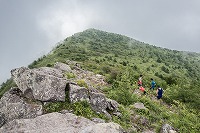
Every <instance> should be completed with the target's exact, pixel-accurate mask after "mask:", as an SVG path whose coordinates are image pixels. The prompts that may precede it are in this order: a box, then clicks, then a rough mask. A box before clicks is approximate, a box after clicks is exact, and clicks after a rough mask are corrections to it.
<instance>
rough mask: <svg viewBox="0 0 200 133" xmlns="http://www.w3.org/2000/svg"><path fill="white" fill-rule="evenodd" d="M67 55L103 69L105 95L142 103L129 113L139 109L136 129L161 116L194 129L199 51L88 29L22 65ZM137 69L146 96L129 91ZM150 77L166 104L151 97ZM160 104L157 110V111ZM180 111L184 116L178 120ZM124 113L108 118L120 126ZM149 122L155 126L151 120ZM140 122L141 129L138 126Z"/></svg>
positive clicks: (47, 62) (97, 71) (125, 103)
mask: <svg viewBox="0 0 200 133" xmlns="http://www.w3.org/2000/svg"><path fill="white" fill-rule="evenodd" d="M67 60H72V61H76V62H78V64H80V66H81V69H84V70H89V71H92V72H94V73H95V74H101V75H104V76H105V78H106V79H105V80H106V81H107V82H108V84H109V86H108V87H106V88H101V87H100V88H99V89H100V91H102V92H103V93H105V94H106V96H107V97H108V98H111V99H114V100H116V101H117V102H119V103H120V104H121V105H123V106H124V107H126V109H127V110H128V111H130V112H132V111H133V110H134V109H132V104H133V103H135V102H138V101H139V102H142V103H144V104H145V106H147V108H148V109H149V110H148V111H142V110H134V111H133V112H134V114H132V116H134V118H133V119H134V120H135V119H136V118H135V116H136V114H140V115H141V119H143V118H144V120H146V119H147V122H146V123H145V124H144V125H142V124H141V123H140V122H138V124H141V125H140V126H141V127H137V130H138V131H142V130H143V129H145V126H146V127H148V128H149V129H151V128H154V129H155V130H156V131H158V130H159V128H160V126H161V125H162V124H164V123H165V122H169V123H170V124H171V123H172V124H173V126H174V127H175V128H176V129H177V131H180V132H187V131H197V130H198V129H199V125H198V124H197V123H198V121H199V116H200V115H199V113H198V110H199V109H200V106H199V105H200V99H199V96H198V93H199V89H198V88H199V87H200V83H199V80H200V79H199V78H200V69H199V68H200V54H198V53H191V52H189V53H188V52H182V51H177V50H170V49H166V48H159V47H156V46H153V45H150V44H146V43H143V42H140V41H137V40H135V39H132V38H130V37H126V36H123V35H120V34H115V33H109V32H104V31H101V30H96V29H88V30H85V31H83V32H79V33H77V34H74V35H72V36H70V37H68V38H66V39H65V40H64V41H62V42H60V43H59V44H58V45H57V46H56V47H55V48H54V49H53V50H52V51H51V52H50V53H49V54H47V55H44V56H43V57H41V58H39V59H38V60H35V61H33V63H31V64H30V65H29V66H28V67H29V68H31V69H33V68H40V67H53V66H54V64H55V63H56V62H63V63H66V62H67ZM140 74H143V76H144V78H143V83H144V87H145V88H146V90H147V96H146V97H145V96H141V97H140V96H137V94H134V93H133V92H134V91H135V90H137V85H136V84H135V82H136V81H137V80H138V77H139V75H140ZM68 76H73V75H70V74H69V75H68ZM150 78H153V79H154V80H155V81H156V83H157V84H158V85H160V86H162V87H163V88H164V90H165V93H164V96H163V98H162V100H161V101H163V102H164V103H165V104H166V105H167V106H169V108H168V107H164V106H163V105H162V102H161V103H157V102H156V101H153V100H152V97H154V96H155V91H153V92H151V91H149V90H148V89H149V84H150ZM11 86H13V81H10V80H9V81H8V83H6V84H4V85H2V89H1V90H3V91H1V92H0V94H1V95H2V94H3V93H4V92H5V91H6V90H8V89H10V87H11ZM56 104H58V103H56ZM170 108H172V109H173V111H174V110H177V112H178V113H179V114H180V115H179V114H176V113H175V114H174V113H170V111H169V110H170ZM160 110H161V111H162V112H159V111H160ZM135 111H136V112H135ZM130 112H129V113H130ZM133 112H132V113H133ZM159 113H160V114H159ZM181 115H184V116H185V119H184V120H182V116H181ZM129 117H130V116H129V115H128V114H127V115H125V116H123V118H121V119H117V118H115V117H114V118H113V119H114V120H115V122H117V123H120V124H121V125H122V126H124V127H126V126H125V125H126V124H127V125H129V124H130V123H132V122H131V119H130V118H129ZM196 117H197V118H196ZM195 118H196V120H195ZM141 119H140V120H141ZM136 120H138V119H136ZM120 121H121V122H120ZM133 123H134V122H133ZM191 123H195V125H194V126H195V128H193V127H192V126H191V125H190V124H191ZM154 124H155V125H156V126H153V125H154ZM186 125H187V126H186ZM137 126H138V125H137ZM140 128H141V129H142V130H139V129H140ZM186 128H188V129H186Z"/></svg>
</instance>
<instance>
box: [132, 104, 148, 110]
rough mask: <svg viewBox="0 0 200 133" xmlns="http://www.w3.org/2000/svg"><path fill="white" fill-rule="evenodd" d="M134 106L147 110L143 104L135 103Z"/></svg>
mask: <svg viewBox="0 0 200 133" xmlns="http://www.w3.org/2000/svg"><path fill="white" fill-rule="evenodd" d="M133 106H134V107H135V108H137V109H147V108H146V107H145V106H144V104H143V103H135V104H134V105H133Z"/></svg>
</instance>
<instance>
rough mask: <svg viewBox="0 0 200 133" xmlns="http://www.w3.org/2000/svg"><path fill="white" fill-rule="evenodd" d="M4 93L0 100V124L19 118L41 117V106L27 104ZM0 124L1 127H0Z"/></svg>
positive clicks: (18, 97)
mask: <svg viewBox="0 0 200 133" xmlns="http://www.w3.org/2000/svg"><path fill="white" fill-rule="evenodd" d="M10 92H12V89H11V91H8V92H6V93H5V94H4V95H3V96H2V98H1V99H0V112H1V115H0V121H1V122H0V123H2V124H4V123H5V122H8V121H11V120H13V119H20V118H34V117H36V116H38V115H42V113H43V111H42V105H38V104H35V103H32V104H31V103H27V102H26V101H25V100H24V99H23V98H22V97H20V96H18V95H16V94H10ZM2 124H1V125H2Z"/></svg>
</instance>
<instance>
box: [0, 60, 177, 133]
mask: <svg viewBox="0 0 200 133" xmlns="http://www.w3.org/2000/svg"><path fill="white" fill-rule="evenodd" d="M67 74H73V75H74V77H76V78H67V77H66V75H67ZM11 75H12V78H13V80H14V81H15V83H16V85H17V87H14V88H11V89H10V90H9V91H8V92H6V93H5V94H4V95H3V96H2V98H1V99H0V133H23V132H25V133H123V132H125V131H124V129H122V127H121V126H120V125H119V124H116V123H113V122H109V123H106V122H105V121H104V120H102V119H99V118H93V119H92V120H89V119H87V118H84V117H80V116H76V115H74V114H73V113H71V112H70V111H68V110H63V111H61V112H53V113H49V114H46V113H45V112H44V109H43V105H45V104H48V103H50V102H57V101H61V102H64V101H65V99H66V97H67V98H68V99H69V101H70V102H71V103H75V102H78V101H83V100H85V101H87V102H88V103H89V104H90V105H91V107H92V109H93V110H94V111H95V112H96V113H103V114H105V115H106V116H107V117H108V118H109V119H111V118H112V115H116V116H118V117H120V115H121V113H120V111H119V109H118V106H119V104H118V103H117V102H116V101H115V100H112V99H108V98H106V96H105V95H104V94H103V93H101V92H99V90H98V89H96V88H98V87H101V86H104V85H106V84H107V83H106V82H105V81H104V77H103V76H102V75H98V74H97V75H96V74H94V73H92V72H89V71H85V70H82V69H81V67H80V66H79V65H78V64H77V63H75V62H70V61H69V62H68V64H64V63H56V64H55V66H54V68H50V67H41V68H35V69H29V68H26V67H21V68H16V69H13V70H11ZM78 80H83V81H84V82H85V83H86V86H87V87H82V86H79V85H78V84H77V81H78ZM66 92H68V93H66ZM137 105H138V104H137ZM143 109H145V107H144V108H143ZM173 131H174V130H173V128H172V127H171V126H170V125H167V124H166V125H164V126H163V127H162V128H161V132H163V133H168V132H173ZM149 132H150V131H149ZM174 132H175V131H174Z"/></svg>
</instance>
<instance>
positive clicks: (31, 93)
mask: <svg viewBox="0 0 200 133" xmlns="http://www.w3.org/2000/svg"><path fill="white" fill-rule="evenodd" d="M11 75H12V78H13V79H14V81H15V82H16V84H17V86H18V87H19V89H20V90H21V91H22V93H23V94H24V96H25V97H27V98H30V99H37V100H40V101H65V87H66V80H65V79H64V78H63V74H62V71H60V70H58V69H54V68H48V67H42V68H38V69H28V68H25V67H21V68H17V69H13V70H11Z"/></svg>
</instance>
